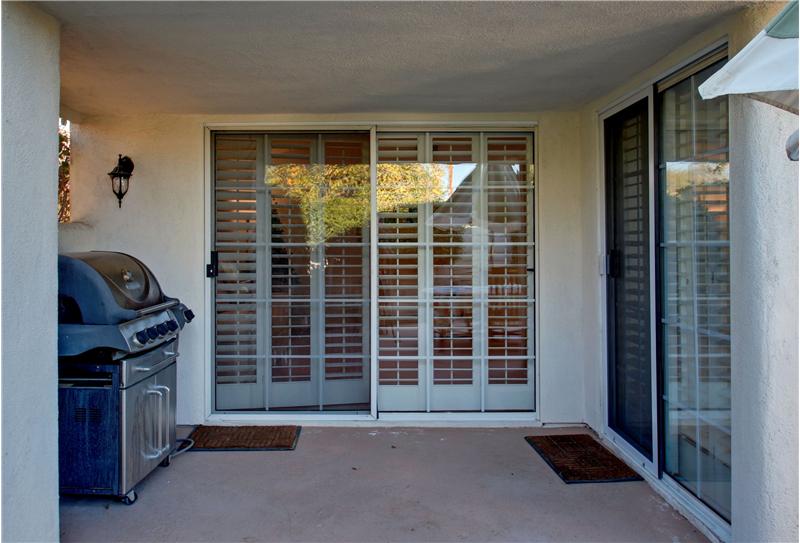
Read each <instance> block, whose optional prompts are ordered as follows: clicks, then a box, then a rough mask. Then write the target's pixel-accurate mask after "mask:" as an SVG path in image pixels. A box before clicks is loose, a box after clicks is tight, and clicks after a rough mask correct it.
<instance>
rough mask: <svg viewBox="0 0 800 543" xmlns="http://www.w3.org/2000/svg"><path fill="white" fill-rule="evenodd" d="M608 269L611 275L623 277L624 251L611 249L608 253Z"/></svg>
mask: <svg viewBox="0 0 800 543" xmlns="http://www.w3.org/2000/svg"><path fill="white" fill-rule="evenodd" d="M606 269H607V270H608V276H609V277H612V278H614V277H621V273H620V272H621V271H622V251H620V250H619V249H611V250H610V251H609V252H608V254H607V255H606Z"/></svg>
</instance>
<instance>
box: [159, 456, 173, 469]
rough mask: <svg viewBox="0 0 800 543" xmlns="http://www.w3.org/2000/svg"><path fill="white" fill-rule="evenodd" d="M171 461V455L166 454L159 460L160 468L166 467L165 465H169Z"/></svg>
mask: <svg viewBox="0 0 800 543" xmlns="http://www.w3.org/2000/svg"><path fill="white" fill-rule="evenodd" d="M171 463H172V457H171V456H168V457H166V458H165V459H164V460H162V461H161V463H160V464H159V466H161V467H162V468H166V467H167V466H169V465H170V464H171Z"/></svg>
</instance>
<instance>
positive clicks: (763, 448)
mask: <svg viewBox="0 0 800 543" xmlns="http://www.w3.org/2000/svg"><path fill="white" fill-rule="evenodd" d="M731 102H732V104H731V105H732V109H731V120H732V134H731V135H732V137H731V145H732V146H733V149H734V152H733V153H731V292H732V296H731V301H732V306H731V322H732V330H731V337H732V349H733V364H732V374H733V375H732V382H733V388H732V391H731V396H732V402H733V446H732V453H733V458H732V460H733V467H732V471H733V504H732V506H733V523H732V527H733V540H734V541H741V542H748V541H787V542H788V541H797V540H798V525H797V522H798V486H797V485H798V446H797V444H798V390H797V383H798V339H797V337H798V198H797V196H798V191H797V186H798V171H797V162H790V161H789V160H788V159H787V158H786V151H785V144H786V139H787V138H788V137H789V135H790V134H791V133H792V132H793V131H794V130H796V129H797V116H796V115H792V114H790V113H786V112H783V111H781V110H779V109H777V108H774V107H771V106H767V105H765V104H761V103H758V102H754V101H752V100H748V99H745V98H738V97H737V98H734V99H732V101H731Z"/></svg>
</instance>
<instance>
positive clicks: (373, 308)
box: [203, 120, 541, 424]
mask: <svg viewBox="0 0 800 543" xmlns="http://www.w3.org/2000/svg"><path fill="white" fill-rule="evenodd" d="M203 130H204V138H203V147H204V153H203V154H204V166H203V177H204V192H205V194H204V200H205V202H204V203H205V205H204V211H205V212H204V223H205V225H206V227H205V228H204V231H205V232H204V243H203V262H204V265H205V264H208V255H209V254H210V251H212V250H213V248H214V228H215V218H214V211H213V192H214V166H213V157H214V139H213V134H214V133H219V132H238V133H243V132H283V133H286V132H353V131H368V132H369V134H370V141H369V159H370V163H369V175H370V237H369V247H370V254H371V255H375V256H377V254H378V220H377V219H378V213H377V163H378V156H377V155H378V152H377V133H378V131H382V132H383V131H389V132H406V131H408V132H485V133H493V132H498V133H509V132H517V133H527V134H532V135H533V142H534V143H533V150H532V154H533V178H534V179H535V180H536V182H537V184H538V180H539V175H538V170H539V145H537V143H538V141H539V140H538V122H536V121H533V120H523V121H507V120H498V121H483V120H482V121H442V122H436V121H434V122H416V121H377V120H376V121H371V122H357V121H354V122H347V121H341V122H336V121H335V122H254V123H249V122H241V123H237V122H207V123H204V125H203ZM534 190H536V188H535V189H534ZM538 211H539V198H534V209H533V221H534V222H533V228H534V236H533V244H534V247H533V251H534V260H535V262H536V263H537V266H536V271H535V272H534V277H533V284H534V292H535V293H539V292H540V291H541V289H540V284H539V273H538V269H539V266H538V263H539V262H540V260H539V243H538V242H539V224H538V221H539V219H538V217H539V213H538ZM377 277H378V259H377V258H376V257H375V258H371V259H370V319H369V321H370V327H371V329H372V330H373V331H374V334H373V336H374V337H373V338H372V340H371V341H370V365H369V367H370V386H369V388H370V410H369V413H365V412H348V411H328V412H317V411H315V412H297V411H294V412H292V411H242V412H232V411H225V410H218V409H216V406H215V396H216V390H215V389H216V386H215V384H216V380H215V367H214V365H215V362H214V354H213V353H214V342H215V338H214V331H213V314H214V307H215V301H214V284H213V280H211V279H209V278H206V282H205V297H204V298H205V299H204V302H205V307H206V311H205V317H206V319H205V330H204V338H205V341H204V353H205V356H204V359H205V363H204V364H203V365H204V381H205V387H204V390H205V398H204V401H203V404H204V413H205V419H206V420H207V421H214V422H228V421H243V420H244V421H258V420H277V419H281V420H289V421H298V422H299V421H304V420H306V421H314V420H328V421H330V420H339V421H369V420H373V421H374V420H378V419H379V418H382V415H381V413H379V411H378V397H377V395H378V393H379V391H378V389H379V387H378V336H377V330H378V318H379V314H378V283H377ZM533 315H534V317H533V318H534V322H536V323H538V322H540V310H539V303H534V309H533ZM539 328H540V327H539V326H534V330H533V334H532V336H531V337H532V340H533V341H534V355H533V356H534V367H533V372H532V375H531V378H532V379H533V381H534V382H533V387H532V388H533V395H534V409H533V411H525V412H513V411H510V412H468V413H447V412H433V413H408V414H407V415H409V417H408V418H409V419H416V418H420V416H423V418H424V419H425V420H439V421H447V420H453V421H458V420H481V419H485V420H495V421H502V420H515V421H524V422H526V423H531V424H535V423H536V422H538V420H539V413H540V398H541V394H540V382H541V380H540V373H541V370H540V368H541V363H540V358H539V346H540V344H541V342H540V338H539ZM383 413H386V414H387V415H389V416H387V417H385V418H386V419H387V420H388V419H398V417H397V414H394V413H391V412H388V413H387V412H385V411H384V412H383ZM403 418H404V414H399V419H403Z"/></svg>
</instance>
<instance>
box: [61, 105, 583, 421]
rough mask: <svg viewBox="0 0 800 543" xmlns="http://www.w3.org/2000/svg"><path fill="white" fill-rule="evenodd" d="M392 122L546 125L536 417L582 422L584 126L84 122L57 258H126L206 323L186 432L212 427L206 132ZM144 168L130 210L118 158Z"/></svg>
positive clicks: (181, 383)
mask: <svg viewBox="0 0 800 543" xmlns="http://www.w3.org/2000/svg"><path fill="white" fill-rule="evenodd" d="M337 118H338V119H339V120H343V119H346V120H355V121H359V120H362V119H367V118H371V119H372V120H375V119H376V118H378V119H380V120H383V121H387V120H389V119H391V118H394V119H396V120H409V119H413V120H418V121H431V120H433V119H438V120H456V121H458V120H462V121H463V120H465V119H468V120H472V121H476V120H480V119H481V118H485V119H494V120H503V119H508V120H514V121H520V120H521V119H529V120H531V121H534V120H535V121H537V122H538V123H539V127H538V131H537V145H538V146H539V150H538V151H537V153H538V156H539V158H540V164H539V169H538V183H537V187H538V188H537V190H538V198H539V217H538V226H539V237H538V242H539V263H538V270H539V280H540V288H541V290H540V292H539V293H538V296H537V302H538V304H539V312H540V313H539V327H540V329H539V337H540V344H539V365H540V368H539V371H540V377H541V381H542V383H546V386H543V387H542V388H541V398H540V407H541V411H540V417H541V420H542V421H545V422H582V421H583V420H584V418H585V413H584V402H583V396H582V394H583V359H584V355H583V352H582V351H581V347H582V344H581V343H580V342H578V341H574V340H573V338H574V334H575V329H574V324H573V323H575V322H579V321H580V319H581V316H582V314H583V312H584V308H583V306H582V305H581V304H582V298H581V292H580V289H576V288H575V285H577V284H580V281H581V273H582V272H581V270H582V268H583V266H584V263H583V262H582V260H581V254H580V246H581V238H580V236H581V232H580V225H581V221H580V217H581V209H582V201H581V199H580V194H579V192H580V176H579V173H580V170H579V168H580V163H579V161H577V160H575V154H576V150H577V146H578V116H577V115H576V114H573V113H554V112H543V113H540V114H526V115H524V116H521V115H519V114H505V115H488V116H487V115H481V114H474V115H466V116H455V115H449V116H448V115H440V116H422V115H411V114H408V115H404V116H400V115H395V116H391V115H377V116H375V117H359V116H340V117H336V116H320V117H309V116H270V117H266V116H259V117H220V116H210V115H206V116H203V115H148V116H137V117H106V116H94V117H91V116H90V117H86V118H83V119H82V120H81V122H79V123H77V124H75V125H73V139H72V142H73V143H72V145H73V167H72V217H73V221H74V223H73V224H70V225H66V226H62V228H61V230H60V250H61V251H78V250H116V251H123V252H130V253H131V254H133V255H135V256H137V257H138V258H141V259H142V260H143V261H144V262H146V263H147V264H148V265H150V266H151V267H152V269H153V271H154V272H155V274H156V276H157V277H158V278H159V281H161V284H162V286H163V287H164V288H165V290H166V292H167V293H168V294H170V295H171V296H177V297H179V298H181V300H183V301H184V302H185V303H187V304H188V305H189V306H190V307H192V308H194V309H195V313H197V315H198V318H197V319H196V320H195V321H194V322H192V323H191V324H190V325H189V326H188V327H187V328H186V329H185V331H184V333H183V335H182V336H181V337H182V339H181V348H180V350H181V358H180V360H179V363H178V388H179V392H178V420H179V422H181V423H186V424H196V423H199V422H202V421H203V420H204V419H205V415H206V412H205V387H204V379H205V377H204V371H205V369H206V367H205V366H206V364H208V363H209V362H208V360H209V358H208V356H209V354H208V353H206V352H205V344H204V340H205V337H204V336H205V324H206V323H205V321H206V318H207V314H208V313H209V309H208V308H206V307H205V288H206V284H207V283H206V278H205V259H206V255H205V254H204V236H205V231H206V229H207V228H208V225H206V224H205V219H204V206H205V199H204V198H205V187H204V178H203V165H204V160H205V159H204V150H203V123H204V122H222V121H227V122H234V121H237V122H240V121H260V122H266V121H276V122H284V121H289V120H295V121H309V120H314V119H316V120H317V121H331V120H336V119H337ZM119 153H123V154H128V155H129V156H131V158H133V160H134V162H135V163H136V170H135V172H134V176H133V178H132V180H131V188H130V191H129V192H128V194H127V196H125V199H124V200H123V204H122V209H118V208H117V202H116V199H115V198H114V196H113V194H112V193H111V189H110V186H109V181H108V176H107V175H106V172H108V171H109V170H110V168H111V167H112V166H113V164H114V160H115V157H116V156H117V154H119Z"/></svg>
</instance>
